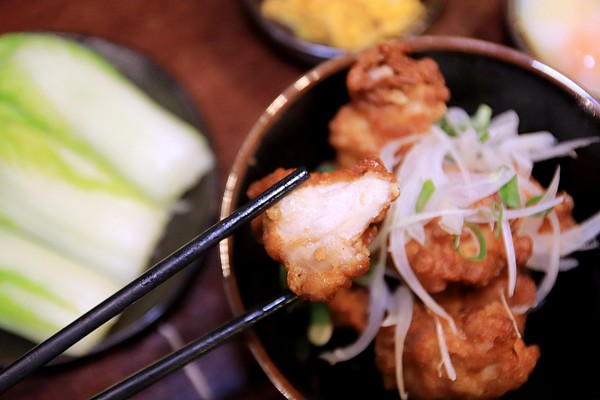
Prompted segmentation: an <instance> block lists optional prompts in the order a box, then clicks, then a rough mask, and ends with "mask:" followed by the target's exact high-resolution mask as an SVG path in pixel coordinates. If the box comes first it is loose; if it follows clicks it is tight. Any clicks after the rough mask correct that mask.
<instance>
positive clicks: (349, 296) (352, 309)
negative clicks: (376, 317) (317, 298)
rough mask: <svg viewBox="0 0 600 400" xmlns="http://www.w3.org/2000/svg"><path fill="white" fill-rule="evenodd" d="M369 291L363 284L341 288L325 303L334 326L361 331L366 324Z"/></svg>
mask: <svg viewBox="0 0 600 400" xmlns="http://www.w3.org/2000/svg"><path fill="white" fill-rule="evenodd" d="M368 304H369V292H368V291H367V289H366V288H365V287H363V286H358V285H352V286H350V287H349V288H341V289H340V290H338V291H337V293H336V294H335V296H333V298H332V299H331V301H329V303H327V306H328V307H329V311H330V313H331V318H332V322H333V325H334V326H337V327H349V328H352V329H354V330H355V331H357V332H362V331H363V330H364V329H365V327H366V325H367V318H368V315H367V314H368Z"/></svg>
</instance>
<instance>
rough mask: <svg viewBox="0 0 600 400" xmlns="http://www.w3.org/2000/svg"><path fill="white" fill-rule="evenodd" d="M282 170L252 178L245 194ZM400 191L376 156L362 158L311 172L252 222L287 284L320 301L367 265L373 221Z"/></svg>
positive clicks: (257, 190)
mask: <svg viewBox="0 0 600 400" xmlns="http://www.w3.org/2000/svg"><path fill="white" fill-rule="evenodd" d="M286 172H287V171H285V170H277V171H275V172H273V174H271V175H269V176H267V177H265V178H264V179H263V180H261V181H258V182H255V183H254V184H253V185H251V187H250V189H249V191H248V193H249V195H250V196H255V195H257V194H258V193H260V192H261V190H264V189H265V188H267V187H268V186H270V185H271V184H272V183H273V182H274V181H275V180H277V178H280V177H281V176H285V174H286ZM398 195H399V190H398V185H397V182H396V177H395V176H394V175H393V174H391V173H390V172H388V171H387V170H386V169H385V167H384V166H383V165H382V164H381V162H380V161H379V160H378V159H365V160H361V161H360V162H359V163H358V164H357V165H356V166H354V167H353V168H340V169H338V170H335V171H332V172H324V173H318V172H315V173H312V174H311V177H310V179H309V180H308V181H307V182H305V183H304V184H303V185H302V186H300V187H299V188H298V189H296V190H294V191H293V192H292V193H291V194H289V195H288V196H286V197H285V198H284V199H282V200H281V201H279V202H278V203H277V204H275V205H273V206H272V207H270V208H269V209H267V211H266V212H265V213H263V215H262V216H261V220H260V222H255V223H254V227H255V230H256V231H259V230H262V241H263V243H264V246H265V250H266V251H267V253H268V254H269V256H271V258H273V259H274V260H275V261H277V262H280V263H282V264H283V265H284V266H285V267H286V269H287V272H288V275H287V283H288V286H289V288H290V290H292V291H293V292H294V293H296V294H297V295H299V296H301V297H303V298H305V299H308V300H311V301H324V300H328V299H330V298H331V297H332V296H333V295H334V294H335V292H336V291H337V290H338V289H340V288H343V287H348V286H350V284H351V280H352V279H353V278H356V277H358V276H360V275H362V274H364V273H366V272H367V271H368V269H369V265H370V260H369V256H370V253H369V250H368V248H367V245H368V244H369V243H370V242H371V240H372V238H373V237H374V235H375V233H376V225H375V224H377V223H378V222H380V221H381V220H383V218H384V217H385V214H386V212H387V210H388V209H389V207H390V204H391V202H392V201H394V200H395V199H396V198H397V197H398ZM261 224H262V226H260V225H261Z"/></svg>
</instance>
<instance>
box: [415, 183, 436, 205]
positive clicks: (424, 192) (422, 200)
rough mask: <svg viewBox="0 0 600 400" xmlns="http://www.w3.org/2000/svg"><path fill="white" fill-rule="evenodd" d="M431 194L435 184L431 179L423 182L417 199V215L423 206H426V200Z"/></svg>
mask: <svg viewBox="0 0 600 400" xmlns="http://www.w3.org/2000/svg"><path fill="white" fill-rule="evenodd" d="M433 192H435V184H434V183H433V181H432V180H431V179H427V180H426V181H425V182H423V187H422V188H421V193H419V197H417V204H416V206H415V209H416V211H417V212H418V213H420V212H421V211H423V208H425V204H427V200H429V198H430V197H431V195H432V194H433Z"/></svg>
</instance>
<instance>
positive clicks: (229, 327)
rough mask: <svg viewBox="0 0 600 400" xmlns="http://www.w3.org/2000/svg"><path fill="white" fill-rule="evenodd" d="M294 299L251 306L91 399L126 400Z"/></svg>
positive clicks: (284, 296) (283, 296)
mask: <svg viewBox="0 0 600 400" xmlns="http://www.w3.org/2000/svg"><path fill="white" fill-rule="evenodd" d="M298 299H299V298H298V296H296V295H295V294H294V293H292V292H290V291H289V290H287V291H285V292H284V293H283V294H281V295H279V296H277V297H276V298H274V299H272V300H270V301H269V302H267V303H265V304H263V305H261V306H258V307H255V308H254V309H252V310H251V311H248V312H246V313H244V314H242V315H240V316H238V317H236V318H234V319H232V320H231V321H229V322H227V323H226V324H224V325H222V326H221V327H220V328H218V329H216V330H214V331H212V332H211V333H209V334H208V335H206V336H204V337H202V338H200V339H198V340H196V341H193V342H191V343H189V344H187V345H186V346H184V347H182V348H181V349H179V350H177V351H175V352H173V353H171V354H169V355H167V356H165V357H163V358H162V359H160V360H158V361H157V362H155V363H154V364H151V365H150V366H148V367H146V368H144V369H142V370H140V371H138V372H136V373H135V374H133V375H131V376H129V377H128V378H126V379H124V380H122V381H121V382H119V383H117V384H115V385H114V386H111V387H110V388H108V389H106V390H105V391H103V392H101V393H99V394H97V395H96V396H94V397H92V399H93V400H108V399H110V400H116V399H127V398H129V397H131V396H133V395H134V394H136V393H138V392H140V391H141V390H142V389H144V388H146V387H148V386H150V385H151V384H153V383H155V382H156V381H158V380H160V379H161V378H163V377H164V376H166V375H168V374H170V373H172V372H174V371H175V370H177V369H179V368H182V367H184V366H185V365H187V364H188V363H190V362H192V361H194V360H195V359H196V358H198V357H200V356H201V355H203V354H204V353H207V352H208V351H210V350H212V349H213V348H215V347H217V346H218V345H220V344H222V343H223V342H225V341H226V340H227V339H229V338H231V337H232V336H234V335H236V334H238V333H240V332H243V331H245V330H246V329H248V328H250V327H251V326H253V325H254V324H255V323H256V322H258V321H260V320H262V319H263V318H266V317H267V316H269V315H271V314H273V313H274V312H275V311H277V310H280V309H282V308H285V307H287V306H288V305H290V304H292V303H294V302H295V301H297V300H298Z"/></svg>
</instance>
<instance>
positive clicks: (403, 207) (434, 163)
mask: <svg viewBox="0 0 600 400" xmlns="http://www.w3.org/2000/svg"><path fill="white" fill-rule="evenodd" d="M479 112H482V113H484V114H485V113H487V114H488V115H491V109H489V107H487V106H481V108H480V110H479V111H478V113H479ZM476 118H477V113H476V114H475V115H474V116H472V117H471V116H469V115H468V114H467V112H466V111H465V110H463V109H460V108H456V107H451V108H449V109H448V112H447V114H446V116H445V117H444V119H443V120H442V121H441V122H440V123H439V124H435V125H432V126H431V129H430V131H429V132H426V133H422V134H418V135H411V136H408V137H406V138H404V139H401V140H397V141H394V142H391V143H389V144H388V145H387V146H385V147H384V149H383V150H382V152H381V155H380V156H381V158H382V160H383V162H384V165H385V166H386V167H387V168H388V169H389V170H390V171H392V172H394V173H395V175H396V177H397V180H398V184H399V187H400V196H399V197H398V199H397V200H396V201H395V202H394V203H393V204H392V206H391V208H390V210H389V211H388V213H387V216H386V219H385V221H384V223H383V225H382V227H381V228H380V230H379V233H378V236H377V237H376V238H375V240H374V241H373V242H372V246H371V249H372V251H373V252H375V251H377V252H378V254H380V255H383V256H382V257H380V259H379V260H378V262H377V263H374V265H373V266H372V268H376V269H377V270H376V273H375V274H374V277H373V279H372V280H371V282H370V283H369V288H370V293H371V294H370V302H371V303H370V305H369V307H370V310H369V322H368V327H367V329H366V330H365V331H364V332H363V333H362V334H361V336H360V337H359V338H358V340H357V342H355V343H353V344H352V345H350V346H348V347H346V348H344V349H336V350H334V351H333V352H330V353H326V354H323V355H322V357H323V358H325V359H326V360H328V361H330V362H332V363H333V362H337V361H341V360H345V359H348V358H351V357H352V356H354V355H356V354H358V353H359V352H361V351H362V350H363V349H364V348H366V347H367V346H368V344H369V342H370V341H371V340H373V338H374V337H375V335H376V334H377V330H378V329H379V327H380V326H382V325H388V326H389V325H390V324H394V323H395V324H396V332H395V337H396V354H395V357H396V372H397V383H398V388H399V392H400V397H401V398H402V399H405V398H407V396H408V394H407V393H406V391H405V387H404V378H403V376H402V371H403V368H402V354H403V353H402V348H403V344H404V339H405V337H406V333H407V331H408V327H409V326H410V322H411V318H412V306H413V302H412V296H409V295H407V294H406V293H405V291H406V292H408V289H410V291H412V293H413V294H414V295H415V296H416V297H417V298H419V300H420V301H421V302H422V303H423V304H424V305H425V307H427V308H428V309H429V310H430V311H431V312H432V314H433V315H434V318H435V324H436V331H437V335H438V343H439V347H440V354H441V356H442V363H441V365H440V367H442V366H443V367H444V369H445V372H446V375H447V377H448V378H449V379H451V380H454V379H456V372H455V370H454V368H453V366H452V360H451V357H450V354H449V353H448V349H447V344H446V339H445V336H444V329H443V325H442V323H443V322H447V323H448V324H449V328H450V332H451V333H452V334H454V335H459V336H460V335H462V332H460V331H459V330H458V329H457V327H456V325H455V323H454V320H453V319H452V316H451V315H450V314H449V313H448V312H446V310H444V308H443V307H441V306H440V305H439V304H438V303H436V302H435V300H434V299H433V298H432V297H431V296H430V295H429V293H428V292H427V291H426V290H425V289H424V287H423V286H422V285H421V283H420V282H419V280H418V278H417V276H416V275H415V273H414V272H413V270H412V267H411V266H410V263H409V259H408V257H407V254H406V249H405V247H406V245H407V243H409V242H410V241H415V242H417V243H419V244H421V245H426V244H425V241H426V235H425V226H426V225H427V224H428V223H431V222H432V221H435V223H438V224H439V226H440V227H441V228H442V229H443V230H444V231H445V232H448V234H449V235H454V236H455V237H457V238H458V237H459V236H460V234H461V233H463V232H464V233H467V230H468V229H469V230H470V231H471V235H472V237H471V240H472V241H475V242H477V241H479V242H477V243H478V246H479V251H480V255H481V254H483V256H485V247H486V243H485V239H484V238H483V236H482V235H477V229H478V228H477V224H482V225H487V226H489V227H490V228H492V229H493V230H495V231H497V233H498V235H501V237H502V240H503V244H504V248H505V252H506V262H507V269H508V277H509V283H508V287H507V288H506V293H507V295H508V296H509V297H510V296H512V295H513V294H514V290H515V286H516V277H517V267H518V266H517V261H516V255H515V249H514V246H513V235H517V234H518V235H525V236H529V237H531V239H532V242H533V254H532V256H531V258H530V259H529V260H528V262H527V266H528V267H530V268H532V269H536V270H540V271H543V272H545V275H544V277H543V279H542V280H541V282H540V284H539V287H538V291H537V303H538V304H539V302H541V301H542V300H543V299H544V298H545V297H546V296H547V295H548V293H549V292H550V291H551V289H552V287H553V285H554V283H555V281H556V278H557V275H558V273H559V271H560V270H564V269H567V268H572V267H574V266H575V265H576V260H575V259H571V258H566V256H568V255H569V254H571V253H573V252H575V251H582V250H587V249H590V248H594V247H595V246H597V241H596V238H597V236H598V234H599V233H600V212H598V213H597V214H596V215H594V216H592V217H591V218H589V219H588V220H586V221H584V222H581V223H579V224H577V225H576V226H574V227H572V228H569V229H566V230H564V231H562V232H561V228H560V221H559V219H558V216H557V214H556V212H554V207H556V206H557V205H559V204H561V203H562V202H563V201H564V199H563V197H561V196H558V195H557V193H558V187H559V179H560V169H558V168H557V170H556V173H555V175H554V177H553V179H552V181H551V182H550V184H549V186H548V188H547V189H546V190H543V189H542V188H541V187H540V186H539V185H538V184H537V183H536V182H535V180H534V179H533V177H532V176H531V173H532V169H533V166H534V163H536V162H538V161H541V160H546V159H551V158H555V157H563V156H570V157H575V156H576V153H575V150H576V149H577V148H580V147H584V146H588V145H590V144H592V143H596V142H599V138H598V137H591V138H580V139H574V140H569V141H563V142H560V143H559V142H558V141H557V139H556V138H555V137H554V136H553V135H552V134H551V133H550V132H532V133H522V134H519V132H518V125H519V118H518V115H517V113H516V112H514V111H512V110H511V111H506V112H503V113H501V114H499V115H497V116H495V117H493V118H491V120H489V124H487V125H486V126H483V127H482V126H481V121H480V120H481V118H479V120H477V121H476ZM399 150H402V151H399ZM492 196H494V198H500V199H501V201H500V202H499V203H500V204H496V203H498V202H496V201H493V200H492V205H491V206H487V205H485V204H488V203H489V201H490V199H492ZM486 201H487V202H486ZM517 221H518V223H517ZM545 221H547V224H548V225H549V226H550V230H549V231H540V228H541V227H542V225H543V224H544V222H545ZM513 230H514V231H513ZM455 243H457V242H455ZM455 247H456V250H457V251H458V252H459V254H460V248H459V246H455ZM388 253H389V257H390V258H391V260H392V261H393V264H394V266H395V267H396V269H397V273H398V274H399V278H400V280H401V286H400V289H398V290H397V291H396V292H395V293H394V294H393V295H392V294H391V293H390V291H389V289H388V287H387V285H386V283H385V281H384V275H385V274H384V270H385V265H386V257H385V256H386V255H387V254H388ZM463 256H465V257H466V255H463ZM474 262H477V259H474ZM391 276H393V275H392V274H387V277H391ZM404 285H406V286H404ZM379 291H380V293H378V292H379ZM408 294H410V293H408ZM501 297H502V303H503V304H504V306H505V307H506V309H507V312H508V313H509V315H510V317H511V319H512V320H513V324H514V326H515V330H516V331H517V333H518V335H520V334H521V333H520V332H519V331H518V328H517V325H516V322H515V320H514V317H513V314H512V313H513V312H516V313H518V314H520V313H525V312H527V310H528V309H529V308H531V307H532V306H533V305H523V306H519V307H516V308H515V309H513V310H512V311H511V310H510V308H509V307H508V303H507V301H506V298H505V296H504V292H502V294H501ZM394 302H399V303H398V304H394ZM402 314H406V315H402ZM442 320H443V321H442Z"/></svg>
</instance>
